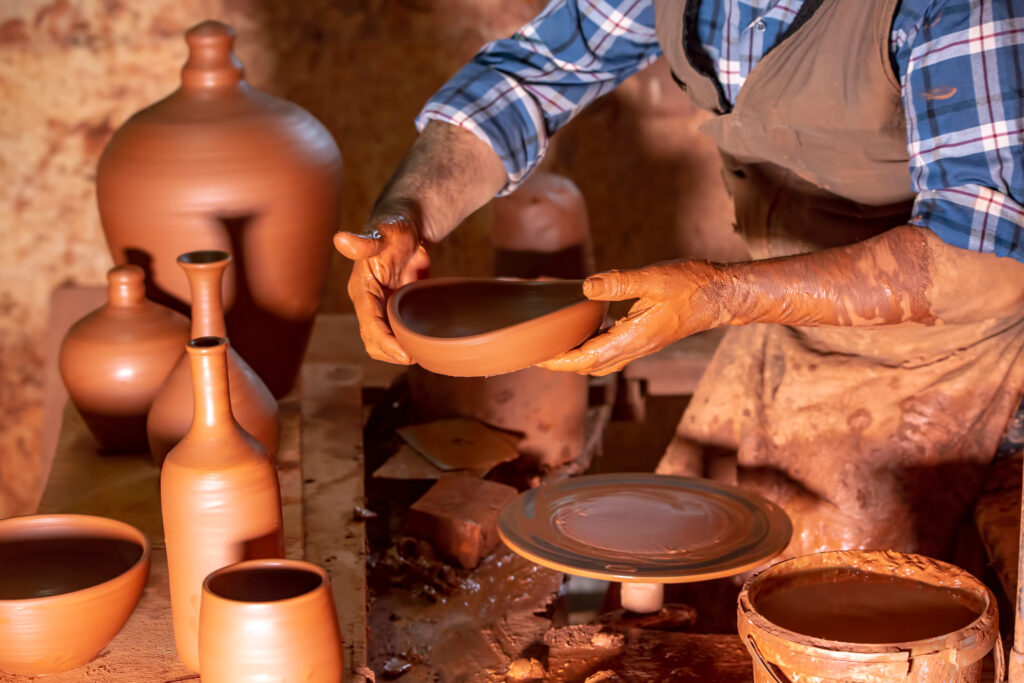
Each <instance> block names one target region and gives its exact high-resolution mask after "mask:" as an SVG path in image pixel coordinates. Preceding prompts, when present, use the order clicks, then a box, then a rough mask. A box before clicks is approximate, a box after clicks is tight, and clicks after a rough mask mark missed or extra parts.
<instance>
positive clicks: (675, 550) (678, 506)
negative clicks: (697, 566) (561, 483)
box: [552, 487, 733, 556]
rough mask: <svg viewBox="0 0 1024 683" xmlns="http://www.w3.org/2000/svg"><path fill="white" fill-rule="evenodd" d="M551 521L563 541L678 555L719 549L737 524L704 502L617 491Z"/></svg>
mask: <svg viewBox="0 0 1024 683" xmlns="http://www.w3.org/2000/svg"><path fill="white" fill-rule="evenodd" d="M552 522H553V524H554V526H555V527H557V528H558V530H559V531H561V532H562V533H563V534H564V535H565V536H567V537H569V538H572V539H574V540H576V541H579V542H580V543H582V544H585V545H590V546H593V547H594V548H602V549H605V550H611V551H614V552H617V553H628V554H635V555H638V556H643V555H662V556H664V555H680V554H685V553H687V552H688V551H690V550H691V549H694V547H697V548H701V549H704V548H707V547H708V546H711V545H717V544H720V543H721V542H722V540H723V538H722V537H723V535H731V528H730V527H731V525H732V524H733V519H731V517H730V515H728V514H726V513H725V511H724V510H722V509H720V508H718V507H716V506H714V505H708V504H707V503H706V502H705V501H702V500H687V499H684V498H681V497H680V496H679V495H678V494H676V493H673V492H671V491H642V492H639V493H632V492H630V493H626V492H622V491H620V490H618V489H616V488H615V487H609V488H608V489H607V490H604V491H593V492H590V493H588V494H587V495H586V496H581V497H580V498H579V499H577V500H576V501H575V503H574V504H573V505H572V506H571V507H566V508H562V509H559V510H558V511H557V512H556V513H555V514H554V515H553V516H552Z"/></svg>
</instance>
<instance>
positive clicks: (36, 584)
mask: <svg viewBox="0 0 1024 683" xmlns="http://www.w3.org/2000/svg"><path fill="white" fill-rule="evenodd" d="M141 557H142V547H141V546H139V544H137V543H132V542H131V541H126V540H122V539H117V538H97V537H85V536H68V537H53V538H24V539H13V540H4V541H0V600H25V599H29V598H42V597H47V596H50V595H62V594H64V593H70V592H72V591H77V590H81V589H83V588H88V587H90V586H95V585H97V584H101V583H104V582H105V581H109V580H111V579H113V578H116V577H118V576H120V575H121V574H123V573H124V572H126V571H128V570H129V569H131V568H132V567H133V566H134V565H135V563H136V562H138V561H139V558H141Z"/></svg>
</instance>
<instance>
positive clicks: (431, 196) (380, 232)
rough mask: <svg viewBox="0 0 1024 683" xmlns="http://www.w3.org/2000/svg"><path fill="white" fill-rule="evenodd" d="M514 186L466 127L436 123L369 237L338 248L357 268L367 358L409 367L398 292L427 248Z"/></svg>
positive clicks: (400, 172) (383, 199) (354, 283)
mask: <svg viewBox="0 0 1024 683" xmlns="http://www.w3.org/2000/svg"><path fill="white" fill-rule="evenodd" d="M507 180H508V178H507V176H506V174H505V167H504V166H503V165H502V163H501V159H499V158H498V155H497V154H495V152H494V150H492V149H491V148H490V147H489V146H488V145H487V144H486V143H484V142H483V141H481V140H480V138H478V137H477V136H476V135H474V134H473V133H472V132H470V131H469V130H466V129H463V128H461V127H459V126H454V125H450V124H447V123H442V122H440V121H431V122H430V123H428V124H427V126H426V128H424V129H423V132H422V133H420V136H419V137H418V138H416V142H414V143H413V146H412V148H411V149H410V150H409V153H408V154H406V156H405V158H404V159H403V160H402V163H401V164H399V166H398V169H397V170H396V171H395V175H394V177H392V178H391V180H390V181H389V182H388V184H387V186H386V187H385V188H384V191H383V192H382V193H381V196H380V198H379V199H378V200H377V203H376V206H375V208H374V210H373V217H372V218H371V219H370V221H369V222H368V223H367V224H366V228H365V229H364V230H363V233H362V234H361V235H356V234H354V233H350V232H339V233H337V234H336V235H335V236H334V246H335V247H337V249H338V251H340V252H341V253H342V254H344V255H345V256H347V257H349V258H350V259H352V260H353V261H355V266H353V268H352V277H351V278H350V279H349V281H348V294H349V296H350V297H352V303H353V304H354V305H355V309H356V315H357V316H358V317H359V334H360V335H361V336H362V338H363V343H364V344H365V345H366V351H367V353H369V354H370V355H371V356H372V357H374V358H376V359H378V360H384V361H390V362H392V363H401V364H404V365H409V364H410V363H412V362H413V360H412V358H410V357H409V354H408V353H406V352H405V350H404V349H403V348H402V347H401V346H399V344H398V341H397V340H396V339H395V337H394V335H393V334H392V333H391V327H390V326H389V325H388V322H387V312H386V311H387V309H386V306H387V298H388V296H389V295H390V294H391V292H392V291H393V290H395V289H397V288H399V287H401V286H402V285H404V284H406V283H408V282H411V281H412V280H414V279H416V271H417V270H419V269H423V268H425V267H426V263H427V253H426V251H425V250H424V249H423V248H422V246H420V245H421V244H424V243H426V244H436V243H438V242H440V241H441V240H442V239H444V237H445V235H447V234H448V233H450V232H451V231H452V230H454V229H455V226H457V225H458V224H459V223H461V222H462V221H463V220H465V218H466V216H468V215H469V214H471V213H472V212H474V211H476V210H477V209H479V208H480V207H481V206H483V205H484V204H485V203H487V201H489V200H490V198H491V197H493V196H494V195H495V194H496V193H497V192H498V190H500V189H501V188H502V186H503V185H504V184H505V183H506V181H507Z"/></svg>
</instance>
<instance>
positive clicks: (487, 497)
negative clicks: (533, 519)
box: [405, 474, 518, 569]
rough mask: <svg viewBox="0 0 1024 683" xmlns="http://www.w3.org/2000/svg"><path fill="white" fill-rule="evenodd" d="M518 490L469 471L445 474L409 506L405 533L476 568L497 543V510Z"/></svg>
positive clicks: (442, 554) (442, 553) (457, 560)
mask: <svg viewBox="0 0 1024 683" xmlns="http://www.w3.org/2000/svg"><path fill="white" fill-rule="evenodd" d="M517 493H518V491H516V489H514V488H513V487H511V486H506V485H505V484H499V483H497V482H494V481H488V480H486V479H479V478H478V477H474V476H472V475H468V474H453V475H450V476H447V477H443V478H442V479H441V480H439V481H438V482H437V483H436V484H434V485H433V486H432V487H431V488H430V490H429V491H427V492H426V493H425V494H423V497H422V498H420V499H419V500H418V501H416V502H415V503H413V504H412V507H410V508H409V513H408V515H407V516H406V520H405V528H406V533H408V534H409V535H411V536H415V537H417V538H421V539H423V540H425V541H427V542H429V543H430V544H431V545H432V546H433V547H434V550H436V551H437V553H438V554H439V555H441V556H443V557H445V558H446V559H448V560H451V561H454V562H457V563H458V564H460V565H462V566H463V567H465V568H466V569H473V568H474V567H476V566H477V565H478V564H480V560H482V559H483V558H484V557H486V556H487V554H488V553H489V552H491V551H492V550H493V549H494V548H495V546H497V545H498V541H499V540H500V539H499V537H498V526H497V521H498V511H499V510H501V508H502V507H503V506H504V505H505V503H507V502H508V501H510V500H512V499H513V498H514V497H515V496H516V494H517Z"/></svg>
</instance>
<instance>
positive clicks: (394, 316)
mask: <svg viewBox="0 0 1024 683" xmlns="http://www.w3.org/2000/svg"><path fill="white" fill-rule="evenodd" d="M474 282H517V283H524V284H526V285H535V284H547V283H554V282H557V283H566V282H578V283H579V284H580V300H579V301H576V302H573V303H571V304H569V305H567V306H563V307H561V308H557V309H555V310H553V311H550V312H548V313H545V314H544V315H540V316H537V317H536V318H530V319H529V320H524V321H522V322H518V323H515V324H513V325H506V326H505V327H499V328H497V329H494V330H490V331H488V332H480V333H478V334H470V335H466V336H463V337H432V336H430V335H428V334H423V333H422V332H417V331H415V330H413V329H412V328H411V327H409V326H408V325H406V324H405V323H404V322H401V317H400V316H399V315H398V305H399V302H400V301H401V299H402V298H403V297H405V295H406V294H408V293H410V292H413V291H418V290H420V289H428V288H431V287H438V286H443V285H452V284H470V283H474ZM584 304H590V305H594V306H607V302H605V301H596V300H594V299H588V298H587V297H586V295H584V294H583V280H582V279H562V278H517V277H438V278H425V279H423V280H416V281H415V282H410V283H409V284H407V285H404V286H402V287H400V288H398V289H397V290H395V291H394V292H393V293H392V294H391V296H390V297H388V303H387V312H388V324H389V325H390V326H391V329H392V331H395V321H399V325H398V326H399V327H401V334H404V335H407V336H409V337H411V338H413V339H418V340H422V341H425V342H429V343H431V344H441V345H458V346H472V345H477V344H481V343H484V342H487V341H489V340H490V339H492V338H493V337H494V336H496V335H497V334H499V333H500V334H502V335H506V334H515V333H517V332H519V331H521V330H524V329H529V328H531V327H536V326H538V325H543V324H544V321H546V320H548V319H549V318H552V317H554V316H556V315H558V314H560V313H562V312H563V311H566V310H568V309H570V308H576V307H578V306H581V305H584Z"/></svg>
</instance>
